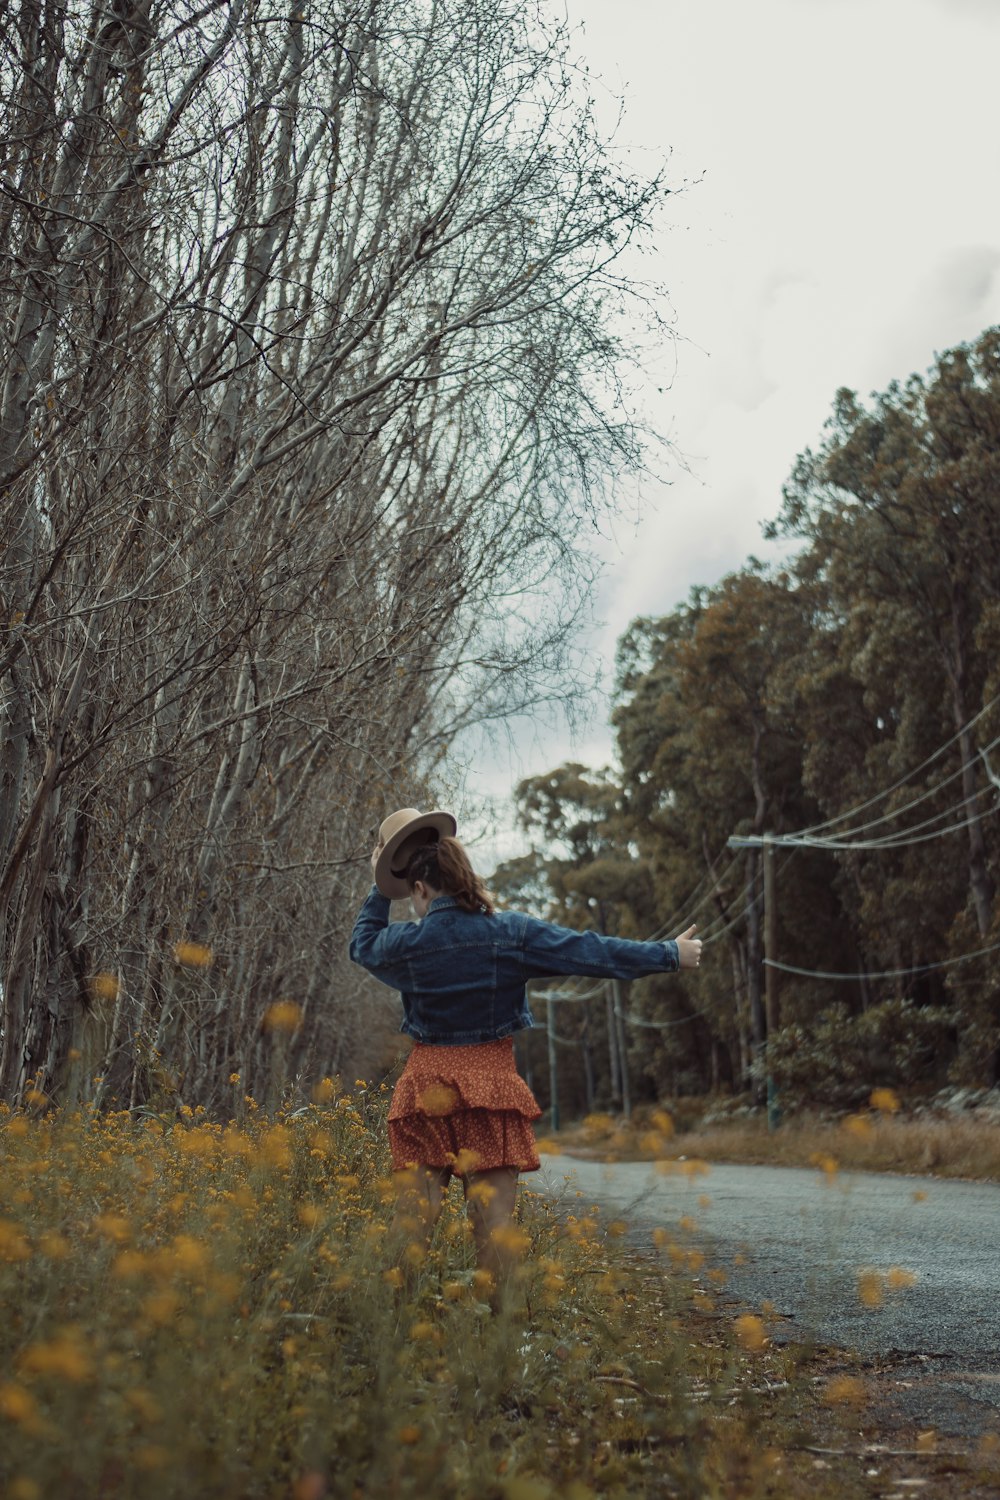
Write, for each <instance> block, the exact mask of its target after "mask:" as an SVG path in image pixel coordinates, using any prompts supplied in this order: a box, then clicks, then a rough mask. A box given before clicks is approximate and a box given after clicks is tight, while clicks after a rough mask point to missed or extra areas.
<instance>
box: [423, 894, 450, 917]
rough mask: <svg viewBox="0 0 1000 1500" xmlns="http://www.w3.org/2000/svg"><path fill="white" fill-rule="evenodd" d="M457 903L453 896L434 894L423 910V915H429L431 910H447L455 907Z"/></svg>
mask: <svg viewBox="0 0 1000 1500" xmlns="http://www.w3.org/2000/svg"><path fill="white" fill-rule="evenodd" d="M457 905H458V902H457V901H456V900H455V898H454V896H435V897H434V900H433V901H432V902H431V904H430V906H429V907H428V908H427V910H426V911H425V913H424V916H425V917H429V916H430V914H431V912H432V911H449V910H451V908H452V907H455V906H457Z"/></svg>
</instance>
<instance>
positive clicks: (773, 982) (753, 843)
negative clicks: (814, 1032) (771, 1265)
mask: <svg viewBox="0 0 1000 1500" xmlns="http://www.w3.org/2000/svg"><path fill="white" fill-rule="evenodd" d="M727 842H728V844H729V847H730V848H731V849H749V850H750V851H751V860H750V865H751V869H753V868H754V865H753V859H752V852H753V851H754V850H757V849H760V850H762V852H763V865H764V974H765V977H764V985H765V989H764V1028H763V1029H764V1039H763V1053H764V1073H765V1078H766V1087H767V1095H766V1098H767V1127H768V1129H769V1130H777V1128H778V1126H779V1125H780V1123H781V1110H780V1108H779V1106H778V1091H777V1089H776V1088H775V1086H774V1079H773V1077H772V1076H771V1068H770V1064H769V1062H768V1057H767V1047H768V1043H769V1041H770V1038H771V1037H772V1036H773V1035H774V1033H775V1032H776V1031H777V1030H778V1027H779V1026H780V1025H781V1004H780V1001H779V999H778V971H777V969H776V968H775V963H776V962H777V958H778V899H777V890H776V885H775V878H774V849H775V845H776V844H777V843H780V842H781V840H780V838H779V839H775V838H774V837H773V835H772V834H769V833H765V834H763V835H760V834H750V835H747V836H743V837H738V836H736V835H735V834H734V835H733V837H732V838H730V839H729V840H727ZM754 886H755V881H753V880H750V881H748V884H747V913H748V922H747V967H748V969H749V970H750V973H749V975H748V978H749V980H750V1003H751V1009H752V1007H753V1001H754V983H753V979H754V974H753V971H754V970H755V969H756V967H757V964H758V963H759V954H758V951H757V945H756V932H757V923H756V921H755V920H754V918H753V913H754V909H755V903H756V893H755V889H754ZM756 989H757V993H758V997H759V989H760V978H759V974H758V976H757V982H756ZM757 1003H758V1006H759V1003H760V1002H759V998H758V1002H757ZM755 1030H756V1028H755ZM755 1040H756V1037H755Z"/></svg>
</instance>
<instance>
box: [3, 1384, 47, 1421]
mask: <svg viewBox="0 0 1000 1500" xmlns="http://www.w3.org/2000/svg"><path fill="white" fill-rule="evenodd" d="M37 1412H38V1407H37V1404H36V1402H35V1398H34V1396H33V1395H32V1394H31V1392H30V1391H26V1390H25V1388H24V1386H23V1385H15V1383H14V1382H13V1381H12V1380H7V1381H5V1382H4V1383H3V1385H0V1417H6V1418H7V1420H8V1422H18V1423H20V1424H21V1425H22V1426H29V1425H31V1424H32V1423H33V1421H34V1419H35V1418H36V1416H37Z"/></svg>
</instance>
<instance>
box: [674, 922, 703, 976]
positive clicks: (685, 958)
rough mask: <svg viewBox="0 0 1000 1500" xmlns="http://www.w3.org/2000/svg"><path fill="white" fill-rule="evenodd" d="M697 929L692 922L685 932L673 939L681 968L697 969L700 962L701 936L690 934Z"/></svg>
mask: <svg viewBox="0 0 1000 1500" xmlns="http://www.w3.org/2000/svg"><path fill="white" fill-rule="evenodd" d="M697 930H698V929H697V926H696V925H695V924H694V923H692V925H691V926H690V927H689V928H688V930H687V932H682V933H681V935H680V937H679V938H676V939H675V942H676V943H677V956H678V958H679V959H680V967H681V968H682V969H697V968H698V966H699V964H700V963H701V938H696V937H692V936H691V934H692V933H693V932H696V931H697Z"/></svg>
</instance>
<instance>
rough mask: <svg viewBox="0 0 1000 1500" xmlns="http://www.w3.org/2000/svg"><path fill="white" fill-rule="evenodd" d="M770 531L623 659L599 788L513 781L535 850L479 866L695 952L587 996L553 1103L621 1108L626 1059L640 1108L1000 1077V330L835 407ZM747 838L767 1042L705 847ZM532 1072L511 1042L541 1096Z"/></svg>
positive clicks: (633, 634)
mask: <svg viewBox="0 0 1000 1500" xmlns="http://www.w3.org/2000/svg"><path fill="white" fill-rule="evenodd" d="M767 533H768V535H769V536H770V537H772V538H781V539H786V540H788V541H789V542H792V543H794V544H797V546H796V550H795V552H794V560H793V561H791V562H790V563H788V564H787V566H785V567H783V568H768V567H765V566H763V565H762V564H760V563H759V562H757V561H756V560H750V561H749V562H748V563H747V565H746V566H745V567H744V568H743V569H742V570H741V571H739V572H737V573H734V574H733V575H732V576H730V577H727V578H725V579H723V580H722V582H720V583H718V584H717V585H715V586H714V587H711V588H696V589H695V590H693V592H692V595H691V598H690V600H689V601H688V602H687V603H686V604H684V605H682V606H680V607H679V608H677V609H675V610H674V611H673V612H672V613H671V614H668V615H665V616H664V617H662V618H660V619H640V620H637V621H635V622H634V624H633V625H632V627H631V629H630V630H629V632H628V633H627V634H626V635H625V637H624V638H623V639H622V641H621V642H620V645H619V652H618V663H617V681H616V707H615V710H614V716H613V720H614V725H615V728H616V731H617V737H618V753H619V758H620V763H621V770H620V773H609V772H607V771H604V770H601V771H591V770H588V769H587V768H585V767H583V766H579V765H571V766H563V767H560V768H559V769H558V770H555V771H553V772H552V773H551V774H549V775H544V776H538V777H534V778H532V779H531V780H529V781H526V782H524V783H522V785H521V786H520V787H519V788H518V794H517V795H518V803H519V810H520V816H521V820H522V822H523V824H524V827H525V828H526V829H527V830H528V831H530V832H531V834H532V836H533V838H534V839H535V841H536V845H537V852H535V853H534V854H532V855H530V856H528V857H526V858H525V859H522V860H518V861H514V862H511V863H510V864H508V865H506V866H505V867H504V868H503V869H502V870H501V871H499V872H498V875H497V884H498V886H499V888H500V889H501V890H502V891H503V892H505V893H506V894H507V895H508V896H509V897H517V898H519V899H522V900H524V899H529V900H530V899H533V900H535V901H536V902H537V903H541V904H543V905H546V904H547V905H548V906H549V907H550V909H551V910H552V911H553V912H554V913H555V914H557V915H559V916H561V917H562V919H563V920H565V921H567V922H569V923H570V924H572V925H575V926H589V925H595V926H598V927H601V928H605V929H607V930H608V931H612V932H618V933H621V934H623V935H628V936H637V937H638V936H647V935H651V934H657V935H661V934H664V933H669V934H676V933H677V932H678V931H680V930H681V928H682V926H683V925H685V924H687V923H688V922H690V921H697V922H698V923H699V926H700V929H701V933H702V935H703V936H704V937H705V939H706V941H707V944H708V946H707V948H706V950H705V961H704V963H703V966H702V969H701V971H700V973H699V974H698V975H697V977H693V976H692V977H685V978H684V979H679V978H677V977H676V976H674V977H663V978H653V979H648V980H645V981H642V982H641V983H638V984H635V985H634V986H633V987H632V991H631V994H628V995H622V996H620V997H619V1000H618V1004H617V1008H618V1010H619V1011H620V1012H621V1014H622V1017H624V1019H621V1018H618V1019H617V1020H616V1018H615V1017H614V1008H615V1007H614V1003H613V997H610V996H605V995H604V993H603V990H602V989H599V992H596V993H594V992H593V990H594V987H593V986H590V987H589V988H590V990H591V991H592V993H590V995H589V997H588V998H587V999H584V1000H581V1001H579V1002H577V1003H573V1002H572V1001H569V1000H566V999H564V1000H563V1001H561V1002H560V1003H559V1005H558V1008H557V1016H556V1020H557V1026H558V1034H559V1037H560V1039H561V1040H560V1042H559V1043H557V1044H556V1045H557V1047H558V1056H559V1062H560V1065H561V1076H562V1079H563V1080H564V1084H565V1097H564V1099H563V1106H564V1108H566V1107H567V1106H568V1105H569V1104H570V1103H571V1102H573V1103H575V1104H576V1105H578V1106H579V1107H581V1108H585V1107H588V1106H589V1107H593V1106H594V1104H595V1103H597V1104H601V1103H603V1102H607V1101H608V1100H611V1101H612V1102H614V1101H615V1100H616V1098H617V1097H620V1095H621V1090H622V1081H623V1080H622V1078H621V1077H620V1076H618V1069H619V1056H618V1054H619V1053H620V1052H621V1051H622V1050H624V1052H625V1054H626V1057H627V1061H628V1067H629V1073H630V1078H629V1081H630V1082H631V1085H632V1092H633V1095H636V1094H638V1095H639V1096H640V1097H641V1096H642V1095H643V1094H645V1095H647V1096H648V1095H650V1094H652V1093H661V1094H662V1093H666V1092H669V1093H683V1092H694V1091H701V1090H704V1089H708V1088H721V1089H732V1090H737V1091H739V1090H744V1089H747V1088H752V1089H754V1090H755V1091H756V1093H757V1095H758V1097H760V1094H761V1091H762V1089H763V1086H764V1077H765V1073H766V1072H767V1071H770V1072H771V1073H772V1074H773V1075H774V1077H775V1079H776V1081H777V1082H778V1084H779V1086H780V1087H781V1089H782V1090H783V1091H784V1096H785V1098H786V1099H790V1100H798V1101H809V1100H812V1101H814V1102H816V1103H824V1102H841V1103H844V1104H848V1103H851V1102H852V1101H854V1100H856V1099H859V1098H861V1097H863V1096H864V1095H865V1093H866V1092H867V1090H868V1089H869V1088H870V1087H872V1085H873V1084H894V1085H902V1086H904V1087H906V1086H926V1087H932V1086H934V1085H935V1084H938V1083H940V1082H943V1081H944V1080H945V1079H946V1078H947V1077H948V1076H949V1075H950V1076H951V1077H952V1078H954V1079H956V1080H959V1081H963V1082H970V1083H983V1084H992V1083H994V1082H996V1081H997V1080H998V1078H1000V1025H998V1022H1000V998H998V996H1000V921H998V913H997V900H996V894H997V881H998V873H1000V825H998V806H1000V701H998V695H1000V597H998V588H1000V330H998V329H995V328H992V329H989V330H987V331H986V332H985V333H984V334H983V335H982V336H981V337H980V338H979V339H978V340H977V341H976V342H975V343H974V344H972V345H969V346H962V347H960V348H957V349H954V350H952V351H950V352H948V353H946V354H944V355H942V356H941V357H939V358H938V359H937V361H936V363H935V364H934V366H933V368H932V369H931V370H930V371H929V372H928V374H927V376H926V377H918V376H913V377H912V378H911V379H909V380H908V381H907V382H906V383H905V384H898V383H893V384H892V385H891V386H890V387H889V389H888V390H886V391H885V392H884V393H882V394H879V395H875V396H873V397H872V399H871V400H870V401H869V402H867V403H865V402H863V401H861V400H859V399H858V397H857V396H856V395H855V394H853V393H852V392H850V391H847V390H842V391H840V392H839V393H838V394H837V397H836V399H835V401H834V405H833V411H832V414H831V416H830V419H829V421H828V422H827V424H826V428H825V431H824V433H823V436H822V441H821V442H820V443H819V444H818V446H817V447H816V449H815V450H814V451H813V450H807V451H806V452H805V453H803V454H802V455H801V456H800V457H799V459H798V460H797V461H796V464H795V467H794V470H793V472H792V475H791V478H790V480H789V482H788V484H787V486H786V488H785V491H784V499H783V504H782V506H781V509H780V512H779V514H778V516H777V518H776V520H775V521H774V522H773V523H772V524H771V525H770V526H769V527H768V528H767ZM765 834H771V835H774V836H775V838H776V839H777V840H778V841H779V842H778V843H777V845H776V847H775V849H774V853H773V856H771V857H772V858H773V861H774V865H773V869H774V876H775V879H774V897H773V901H772V902H771V908H770V911H771V916H772V921H773V926H772V931H771V941H772V950H773V951H772V954H771V956H772V957H773V958H774V959H775V960H776V962H777V963H778V964H780V965H782V966H784V967H783V968H782V969H778V970H776V971H775V972H777V974H778V978H779V981H780V984H779V988H778V993H777V1007H776V1008H773V1009H772V1016H771V1029H772V1034H771V1036H770V1038H768V1036H767V1015H766V1006H765V997H764V989H765V977H764V976H765V973H766V969H765V965H764V956H765V954H764V943H765V900H764V879H763V863H764V856H763V855H762V850H761V848H760V847H758V846H756V845H753V844H751V845H750V847H739V846H736V847H733V846H731V845H730V844H729V842H728V841H729V839H730V837H731V836H733V835H737V836H743V837H748V836H749V837H755V836H762V835H765ZM792 836H794V842H789V840H790V839H792ZM790 969H791V970H800V971H805V972H788V971H789V970H790ZM570 988H572V987H570ZM577 988H578V989H581V990H582V989H583V988H584V987H583V986H582V985H578V986H577ZM562 989H563V992H564V993H565V991H566V989H567V987H566V986H563V987H562ZM539 1010H540V1011H541V1013H542V1014H543V1015H544V1011H545V1007H544V1004H540V1005H539ZM567 1043H568V1044H569V1045H566V1044H567ZM616 1043H617V1045H616ZM765 1044H767V1052H766V1056H767V1063H766V1064H765V1061H764V1059H765ZM544 1050H545V1049H544V1038H540V1037H538V1038H536V1037H532V1038H531V1040H530V1043H527V1044H525V1048H524V1049H523V1056H524V1058H525V1060H526V1061H527V1063H528V1065H529V1066H530V1067H531V1068H532V1071H533V1074H534V1080H535V1081H536V1082H537V1083H539V1085H540V1088H541V1092H542V1093H543V1094H544V1078H543V1076H542V1067H541V1060H542V1058H543V1057H544ZM562 1087H563V1085H561V1091H562Z"/></svg>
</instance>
